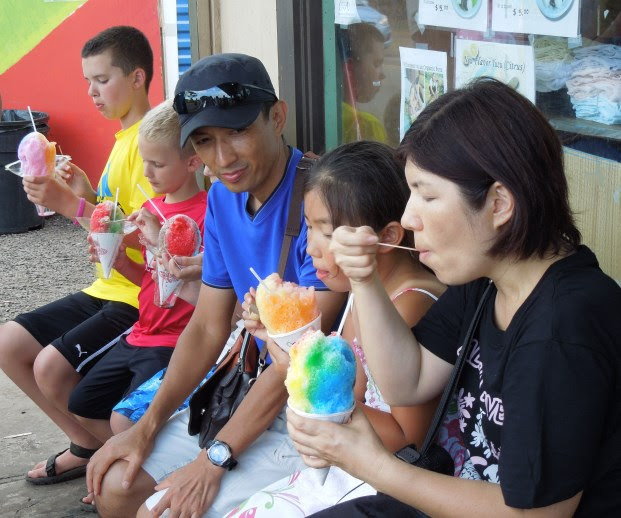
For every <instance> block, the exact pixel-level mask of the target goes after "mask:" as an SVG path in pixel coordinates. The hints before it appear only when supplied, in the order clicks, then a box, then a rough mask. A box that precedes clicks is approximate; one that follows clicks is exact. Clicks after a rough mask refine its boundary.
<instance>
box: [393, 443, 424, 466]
mask: <svg viewBox="0 0 621 518" xmlns="http://www.w3.org/2000/svg"><path fill="white" fill-rule="evenodd" d="M395 457H398V458H399V459H401V460H402V461H405V462H407V463H408V464H414V463H415V462H416V461H417V460H418V459H420V453H419V452H418V451H417V450H416V445H415V444H408V445H407V446H404V447H403V448H401V449H400V450H399V451H398V452H397V453H395Z"/></svg>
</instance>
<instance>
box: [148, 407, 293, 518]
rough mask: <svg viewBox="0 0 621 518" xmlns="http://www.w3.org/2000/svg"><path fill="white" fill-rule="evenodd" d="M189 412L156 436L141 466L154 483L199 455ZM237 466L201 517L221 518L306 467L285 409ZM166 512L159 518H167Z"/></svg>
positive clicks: (155, 498) (156, 499)
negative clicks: (190, 431) (190, 427)
mask: <svg viewBox="0 0 621 518" xmlns="http://www.w3.org/2000/svg"><path fill="white" fill-rule="evenodd" d="M188 419H189V411H188V410H184V411H183V412H181V413H179V414H177V415H176V416H174V417H172V418H171V419H170V420H169V421H168V423H167V424H166V426H164V428H163V429H162V430H161V431H160V433H159V434H158V435H157V439H156V441H155V446H154V448H153V451H152V452H151V455H150V456H149V457H148V458H147V460H146V461H145V462H144V464H143V465H142V469H144V470H145V471H146V472H147V473H148V474H149V475H150V476H151V478H153V479H154V480H155V481H156V482H158V483H159V482H161V481H162V480H163V479H164V478H166V477H167V476H168V475H170V474H171V473H172V472H173V471H175V470H177V469H179V468H182V467H183V466H185V465H186V464H189V463H190V462H192V461H193V460H195V459H196V457H197V456H198V454H199V453H200V450H201V449H200V448H199V446H198V435H196V436H190V435H188ZM237 461H238V464H237V466H236V467H235V468H234V469H233V470H231V471H227V472H226V473H225V474H224V476H223V477H222V482H221V484H220V491H219V492H218V496H217V497H216V499H215V500H214V501H213V503H212V505H211V507H210V508H209V510H208V511H207V512H206V513H205V514H203V517H209V518H212V517H216V516H218V517H220V516H223V515H224V514H225V513H227V512H228V511H230V510H232V509H233V508H235V507H236V506H237V505H239V504H240V503H241V502H243V501H244V500H245V499H247V498H248V497H249V496H251V495H253V494H254V493H256V492H257V491H259V490H260V489H263V488H264V487H265V486H267V485H269V484H271V483H272V482H275V481H277V480H278V479H280V478H282V477H284V476H286V475H288V474H290V473H293V472H295V471H296V470H300V469H304V467H305V464H304V462H303V461H302V458H301V457H300V455H299V454H298V452H297V450H296V449H295V446H294V445H293V442H292V441H291V439H290V438H289V433H288V432H287V421H286V416H285V409H284V408H283V410H282V411H281V412H280V414H279V415H278V417H277V418H276V419H275V420H274V422H273V423H272V424H271V426H270V427H269V428H268V429H267V430H266V431H265V432H263V434H261V435H260V436H259V437H258V438H257V440H256V441H255V442H254V443H253V444H252V445H251V446H250V447H249V448H248V449H246V451H244V452H243V453H242V454H241V455H239V457H237ZM165 492H166V490H165V489H164V490H162V491H158V492H157V493H155V494H154V495H152V496H150V497H149V498H148V499H147V501H146V506H147V508H148V509H152V508H153V507H154V506H155V505H156V504H157V502H159V500H160V498H161V497H162V495H163V494H164V493H165ZM167 515H168V511H167V512H166V513H165V514H163V515H162V516H167Z"/></svg>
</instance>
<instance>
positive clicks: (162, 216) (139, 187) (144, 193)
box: [136, 183, 166, 221]
mask: <svg viewBox="0 0 621 518" xmlns="http://www.w3.org/2000/svg"><path fill="white" fill-rule="evenodd" d="M136 187H138V189H140V192H141V193H142V195H143V196H144V197H145V198H146V199H147V201H148V202H149V203H150V204H151V207H153V208H154V209H155V212H157V213H158V214H159V215H160V218H162V221H166V218H165V217H164V214H162V213H161V211H160V209H158V208H157V206H156V205H155V203H153V200H152V199H151V196H149V195H148V194H147V193H146V191H145V190H144V189H143V188H142V186H141V185H140V184H139V183H137V184H136Z"/></svg>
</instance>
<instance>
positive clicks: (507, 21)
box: [492, 0, 580, 38]
mask: <svg viewBox="0 0 621 518" xmlns="http://www.w3.org/2000/svg"><path fill="white" fill-rule="evenodd" d="M493 2H494V3H493V10H492V30H493V31H500V32H521V33H525V34H542V35H547V36H563V37H566V38H573V37H576V36H578V20H579V19H578V15H579V11H580V2H579V0H493Z"/></svg>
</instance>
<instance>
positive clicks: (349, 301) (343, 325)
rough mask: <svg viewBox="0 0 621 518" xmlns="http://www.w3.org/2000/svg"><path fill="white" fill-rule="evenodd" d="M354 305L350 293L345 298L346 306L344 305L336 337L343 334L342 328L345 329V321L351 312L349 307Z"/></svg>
mask: <svg viewBox="0 0 621 518" xmlns="http://www.w3.org/2000/svg"><path fill="white" fill-rule="evenodd" d="M353 303H354V294H353V293H350V294H349V297H348V298H347V304H346V305H345V311H343V318H341V323H340V324H339V328H338V329H337V331H336V334H337V336H341V334H342V333H343V327H345V320H347V315H349V312H350V311H351V305H352V304H353Z"/></svg>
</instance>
